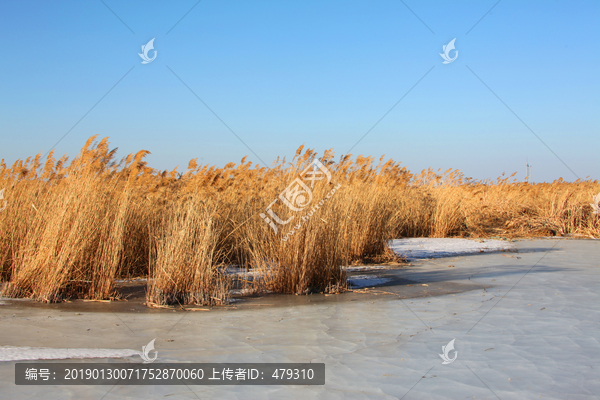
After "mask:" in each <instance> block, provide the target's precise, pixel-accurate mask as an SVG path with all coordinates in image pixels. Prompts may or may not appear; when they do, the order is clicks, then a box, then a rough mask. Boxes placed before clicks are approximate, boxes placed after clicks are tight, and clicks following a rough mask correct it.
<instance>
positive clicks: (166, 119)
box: [0, 0, 600, 181]
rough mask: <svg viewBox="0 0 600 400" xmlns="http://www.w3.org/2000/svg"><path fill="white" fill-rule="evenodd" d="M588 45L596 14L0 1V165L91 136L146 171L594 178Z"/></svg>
mask: <svg viewBox="0 0 600 400" xmlns="http://www.w3.org/2000/svg"><path fill="white" fill-rule="evenodd" d="M490 9H491V11H490ZM111 10H112V11H111ZM411 10H412V11H411ZM186 13H187V14H186ZM182 17H183V18H182ZM153 38H154V39H155V40H154V49H155V50H156V52H157V53H156V59H155V60H154V61H153V62H151V63H149V64H142V63H141V62H142V59H141V58H140V57H139V56H138V53H140V52H141V46H142V45H144V44H146V43H147V42H148V41H149V40H151V39H153ZM452 39H456V41H455V47H456V50H457V51H458V57H457V58H456V60H455V61H454V62H452V63H450V64H443V63H442V62H443V59H442V57H441V56H440V55H439V53H442V46H443V45H445V44H447V43H449V42H450V41H451V40H452ZM599 39H600V2H598V1H597V0H594V1H584V0H578V1H547V0H546V1H522V0H501V1H499V2H498V1H497V0H491V1H458V0H457V1H415V0H404V1H402V0H319V1H317V0H302V1H299V0H272V1H270V0H269V1H267V0H254V1H242V0H202V1H200V2H197V0H191V1H187V0H186V1H183V0H178V1H129V0H125V1H115V0H104V2H102V1H101V0H98V1H95V0H90V1H26V2H17V1H3V2H1V3H0V51H1V53H2V60H1V61H0V76H1V80H0V122H1V123H0V158H4V159H5V160H6V161H7V162H8V163H12V162H14V161H15V160H16V159H19V158H21V159H24V158H26V157H28V156H30V155H35V154H37V153H42V154H45V153H46V152H47V151H49V150H50V149H52V148H53V146H55V144H56V143H57V142H58V141H59V140H60V139H61V138H63V136H64V135H65V134H67V132H68V134H67V135H66V136H64V138H63V139H62V140H61V141H60V143H58V145H56V146H55V148H56V154H57V155H59V156H60V155H63V154H65V153H67V154H68V155H69V156H70V157H71V158H72V157H73V156H75V155H76V154H77V152H78V150H79V149H80V148H81V146H82V145H83V144H84V142H85V141H86V139H87V138H88V137H89V136H91V135H95V134H98V135H100V137H104V136H109V137H110V142H111V145H112V147H118V148H119V152H118V156H119V158H120V157H123V156H125V155H126V154H128V153H131V152H136V151H138V150H141V149H145V150H149V151H150V152H151V153H152V154H151V155H150V156H148V158H147V160H148V162H149V165H150V166H151V167H153V168H157V169H172V168H173V167H175V166H176V165H179V166H180V168H179V170H180V171H183V170H185V168H186V167H187V163H188V161H189V160H190V159H192V158H198V161H199V162H201V163H209V164H215V165H218V166H222V165H224V164H225V163H227V162H230V161H233V162H239V161H240V159H241V158H242V157H243V156H245V155H249V160H251V161H253V162H257V163H260V164H261V165H264V164H263V162H264V163H266V164H267V165H270V163H271V162H273V161H274V160H275V159H276V158H277V157H278V156H282V157H284V156H286V157H287V158H288V159H290V158H291V156H293V154H294V152H295V150H296V149H297V147H298V146H300V145H301V144H305V145H306V146H307V147H310V148H314V149H316V150H317V151H319V152H322V151H323V150H324V149H329V148H333V149H334V151H335V153H336V156H340V155H341V154H346V153H347V152H348V151H349V150H350V149H352V150H351V151H350V153H352V154H355V155H357V154H363V155H373V156H376V157H377V158H378V157H379V156H381V155H382V154H385V155H386V157H391V158H393V159H394V160H396V161H402V163H403V165H405V166H407V167H408V168H409V169H410V170H411V171H413V172H418V171H420V170H422V169H424V168H428V167H432V168H434V169H437V168H443V169H447V168H458V169H460V170H462V171H463V172H464V173H465V175H466V176H470V177H473V178H476V179H485V178H496V177H498V176H500V175H501V174H502V173H503V172H506V173H507V174H511V173H513V172H518V175H517V178H519V179H523V178H524V176H525V163H526V159H528V160H529V162H530V164H531V165H532V179H533V180H534V181H552V180H554V179H557V178H559V177H563V178H564V179H566V180H569V181H571V180H574V179H576V178H575V175H574V174H573V172H574V173H575V174H576V175H577V176H579V177H581V178H585V177H587V176H590V177H591V178H593V179H600V151H599V150H600V135H599V128H600V112H598V111H599V110H600V107H599V106H600V94H599V93H600V90H599V89H600V74H599V71H600V69H599V67H600V51H599V43H600V40H599ZM153 55H154V51H150V52H149V56H150V57H153ZM450 56H451V57H454V56H455V51H454V50H453V51H451V52H450ZM192 91H193V93H192ZM194 93H195V94H194ZM200 99H201V100H200ZM203 102H204V103H205V104H203ZM394 105H396V106H395V107H394V108H393V109H392V107H393V106H394ZM207 106H208V107H210V110H212V112H211V111H210V110H209V108H207ZM390 109H391V111H390ZM90 110H91V111H90ZM388 111H389V113H388ZM88 112H89V113H88ZM213 112H214V113H213ZM86 113H87V115H86ZM386 113H387V115H386ZM384 115H385V117H384ZM84 116H85V117H84ZM82 117H83V119H82ZM382 117H384V118H383V119H381V118H382ZM380 119H381V121H380ZM78 121H80V122H79V123H78ZM378 121H380V122H379V123H378V124H377V125H376V123H377V122H378ZM75 125H76V126H75ZM374 125H376V126H375V127H374V128H373V126H374ZM73 126H75V127H74V128H73ZM228 127H229V128H228ZM371 128H373V129H371ZM232 131H233V132H235V134H234V133H232ZM367 132H369V133H368V134H367V135H366V136H364V135H365V134H366V133H367ZM236 135H237V136H238V137H239V138H238V137H236ZM536 135H537V136H538V137H539V139H538V138H537V137H536ZM363 136H364V138H363V139H362V140H361V141H360V142H359V140H360V139H361V137H363ZM540 139H541V140H540ZM242 141H243V142H242ZM357 142H359V143H358V144H357ZM542 142H543V143H542ZM244 143H245V144H246V145H247V146H246V145H244ZM544 143H545V144H546V145H547V146H548V147H549V148H550V149H551V150H550V149H549V148H548V147H546V145H544ZM553 152H554V153H555V154H553ZM559 158H560V159H559ZM261 160H262V161H261ZM561 160H562V161H563V162H564V164H563V162H561ZM565 164H566V165H567V166H568V167H567V166H565ZM569 168H570V169H571V170H572V171H573V172H571V171H570V170H569Z"/></svg>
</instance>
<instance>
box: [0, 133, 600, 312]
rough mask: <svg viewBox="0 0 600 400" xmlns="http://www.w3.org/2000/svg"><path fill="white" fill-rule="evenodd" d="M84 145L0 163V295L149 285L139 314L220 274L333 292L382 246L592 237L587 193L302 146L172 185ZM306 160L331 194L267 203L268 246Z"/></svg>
mask: <svg viewBox="0 0 600 400" xmlns="http://www.w3.org/2000/svg"><path fill="white" fill-rule="evenodd" d="M95 139H96V137H95V136H94V137H91V138H90V139H89V140H88V141H87V142H86V144H85V146H84V147H83V148H82V150H81V152H80V153H79V154H78V155H77V157H76V158H75V159H74V160H73V161H72V162H70V163H68V159H67V157H66V156H65V157H62V158H61V159H59V160H56V159H55V158H54V157H53V153H50V155H49V156H48V158H47V160H45V162H44V164H42V161H41V160H40V158H41V157H40V155H38V156H36V157H35V158H28V159H27V160H25V161H21V160H19V161H17V162H15V163H14V164H13V165H12V167H10V168H8V167H7V166H6V165H5V163H4V160H2V163H0V189H1V188H5V192H4V197H5V199H6V201H7V202H8V203H7V207H6V209H4V210H3V211H2V212H0V281H1V282H3V286H4V289H3V293H2V294H3V295H5V296H11V297H29V298H33V299H36V300H39V301H46V302H56V301H61V300H64V299H67V298H73V297H74V298H84V299H96V300H98V299H109V298H111V297H112V296H115V280H117V279H122V278H127V277H139V276H146V277H148V287H147V293H146V297H147V302H148V303H149V304H157V305H165V304H176V303H181V304H198V305H218V304H225V303H227V301H228V296H229V289H230V288H231V287H232V284H233V283H234V280H235V279H237V278H234V277H233V276H232V275H230V274H228V273H227V271H226V268H225V267H226V266H228V265H237V266H238V267H241V268H245V269H246V270H252V271H255V272H258V274H255V275H253V276H254V279H246V280H244V282H245V283H244V284H245V285H246V286H247V287H248V288H250V289H251V290H252V291H258V292H265V291H270V292H275V293H294V294H303V293H310V292H338V291H343V290H344V289H345V285H346V277H345V274H344V269H343V268H342V266H344V265H349V264H352V263H357V262H368V261H371V262H373V261H375V262H381V261H386V260H390V259H392V258H394V257H395V256H394V255H393V253H391V252H390V251H389V250H388V249H387V247H386V243H387V242H388V241H389V240H391V239H393V238H399V237H420V236H425V237H493V236H503V237H531V236H548V235H568V234H572V235H581V236H584V237H595V238H598V237H600V216H599V215H596V214H593V213H592V207H591V206H590V204H589V203H590V202H591V199H592V196H593V195H594V194H596V193H598V192H600V184H599V182H598V181H592V180H585V181H576V182H574V183H569V182H564V181H563V180H562V179H559V180H557V181H554V182H552V183H540V184H529V183H523V182H516V181H515V180H514V179H513V177H512V176H511V177H501V178H498V179H497V180H496V181H476V182H474V181H472V180H469V179H465V178H464V176H463V175H462V174H461V173H460V172H459V171H456V170H448V171H445V172H443V173H440V172H434V171H432V170H427V171H423V172H421V173H420V174H412V173H411V172H410V171H408V170H407V169H406V168H405V167H401V166H400V163H398V162H395V161H393V160H387V161H385V160H384V159H383V157H382V158H381V159H380V160H379V161H378V162H377V163H375V162H374V159H373V158H372V157H363V156H358V157H356V158H355V159H352V158H351V156H350V155H346V156H344V157H343V158H342V159H340V160H338V161H335V160H334V157H333V153H332V152H331V151H327V152H325V154H323V155H322V156H320V157H318V155H317V154H316V153H315V152H314V151H312V150H310V149H307V150H304V149H303V147H300V148H299V149H298V151H297V152H296V155H295V157H294V158H293V160H292V161H291V162H286V161H285V159H284V160H277V161H276V162H275V163H274V164H273V165H272V166H271V168H266V167H258V166H256V165H253V164H252V163H250V162H247V161H246V160H245V159H243V160H242V161H241V163H240V164H239V165H236V164H234V163H229V164H227V165H226V166H224V167H223V168H217V167H214V166H208V165H198V164H197V162H196V160H192V161H191V162H190V163H189V165H188V169H187V171H186V172H185V173H178V172H177V171H176V170H173V171H156V170H154V169H152V168H150V167H148V166H147V164H146V162H145V161H143V159H144V157H145V156H146V155H147V154H148V153H149V152H148V151H145V150H142V151H140V152H138V153H137V154H130V155H129V156H127V157H126V158H124V159H122V160H121V161H120V162H116V161H115V156H116V149H114V150H110V149H109V143H108V139H107V138H104V139H103V140H101V141H100V142H95ZM315 159H318V160H319V161H320V162H321V163H323V164H324V165H326V166H327V167H328V169H329V171H330V173H331V181H330V182H325V181H323V182H317V183H316V185H315V186H314V188H313V189H312V191H311V192H312V196H313V200H312V202H311V204H309V206H308V207H306V208H305V209H303V210H302V211H298V212H293V211H292V210H290V209H289V208H287V207H285V206H284V205H282V203H281V202H276V203H275V204H274V205H273V211H274V212H275V213H276V214H277V215H279V216H280V217H281V218H282V219H283V220H287V219H289V218H291V217H293V218H292V220H291V222H290V223H289V224H286V225H279V226H278V229H277V233H275V232H274V230H273V229H272V228H271V227H270V226H269V225H268V224H267V223H265V221H264V220H263V219H262V218H260V217H259V215H260V214H261V213H264V212H265V208H266V207H267V206H268V205H269V204H271V202H273V200H275V199H277V197H278V196H279V194H280V193H281V192H282V191H283V190H284V189H285V188H286V187H288V185H289V184H290V183H291V182H293V181H294V179H296V178H298V177H299V172H300V171H303V170H304V169H305V168H306V167H307V166H310V165H311V163H312V162H313V161H314V160H315ZM313 205H318V206H316V207H313ZM1 207H2V205H1V204H0V208H1ZM238 283H239V282H238Z"/></svg>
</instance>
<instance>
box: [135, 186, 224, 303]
mask: <svg viewBox="0 0 600 400" xmlns="http://www.w3.org/2000/svg"><path fill="white" fill-rule="evenodd" d="M222 229H223V217H222V216H221V215H219V203H218V202H216V201H214V200H212V199H210V198H203V197H202V196H201V195H199V194H193V195H190V196H185V197H184V198H180V199H176V200H175V201H174V202H173V203H171V204H169V205H167V206H166V207H165V209H164V210H163V211H162V213H161V218H160V219H159V220H157V221H155V223H154V224H153V226H152V227H151V229H150V240H151V243H152V244H151V254H152V255H151V257H150V271H149V280H148V281H149V283H148V293H147V296H146V298H147V300H148V301H149V302H151V303H155V304H160V305H164V304H174V303H180V304H202V305H221V304H226V303H227V298H228V293H229V291H228V288H229V281H228V280H227V279H226V277H225V276H224V274H223V273H222V271H221V270H220V269H219V268H218V266H217V264H216V260H218V255H219V254H218V253H219V251H220V249H219V243H218V238H219V232H220V231H222Z"/></svg>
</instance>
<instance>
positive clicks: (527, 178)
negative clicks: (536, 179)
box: [525, 159, 531, 183]
mask: <svg viewBox="0 0 600 400" xmlns="http://www.w3.org/2000/svg"><path fill="white" fill-rule="evenodd" d="M526 162H527V164H525V165H526V167H527V174H526V176H525V182H527V183H529V178H530V177H531V165H529V160H528V159H526Z"/></svg>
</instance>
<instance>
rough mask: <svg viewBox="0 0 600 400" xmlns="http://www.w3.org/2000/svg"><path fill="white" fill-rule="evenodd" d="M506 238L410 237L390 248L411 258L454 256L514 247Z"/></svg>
mask: <svg viewBox="0 0 600 400" xmlns="http://www.w3.org/2000/svg"><path fill="white" fill-rule="evenodd" d="M512 247H513V246H512V244H511V243H510V242H507V241H504V240H482V239H477V240H472V239H454V238H408V239H395V240H392V241H391V243H390V248H391V249H392V250H394V251H395V252H396V254H398V255H400V256H403V257H405V258H407V259H409V260H418V259H424V258H440V257H452V256H458V255H462V254H472V253H481V252H489V251H500V250H509V249H512Z"/></svg>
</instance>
